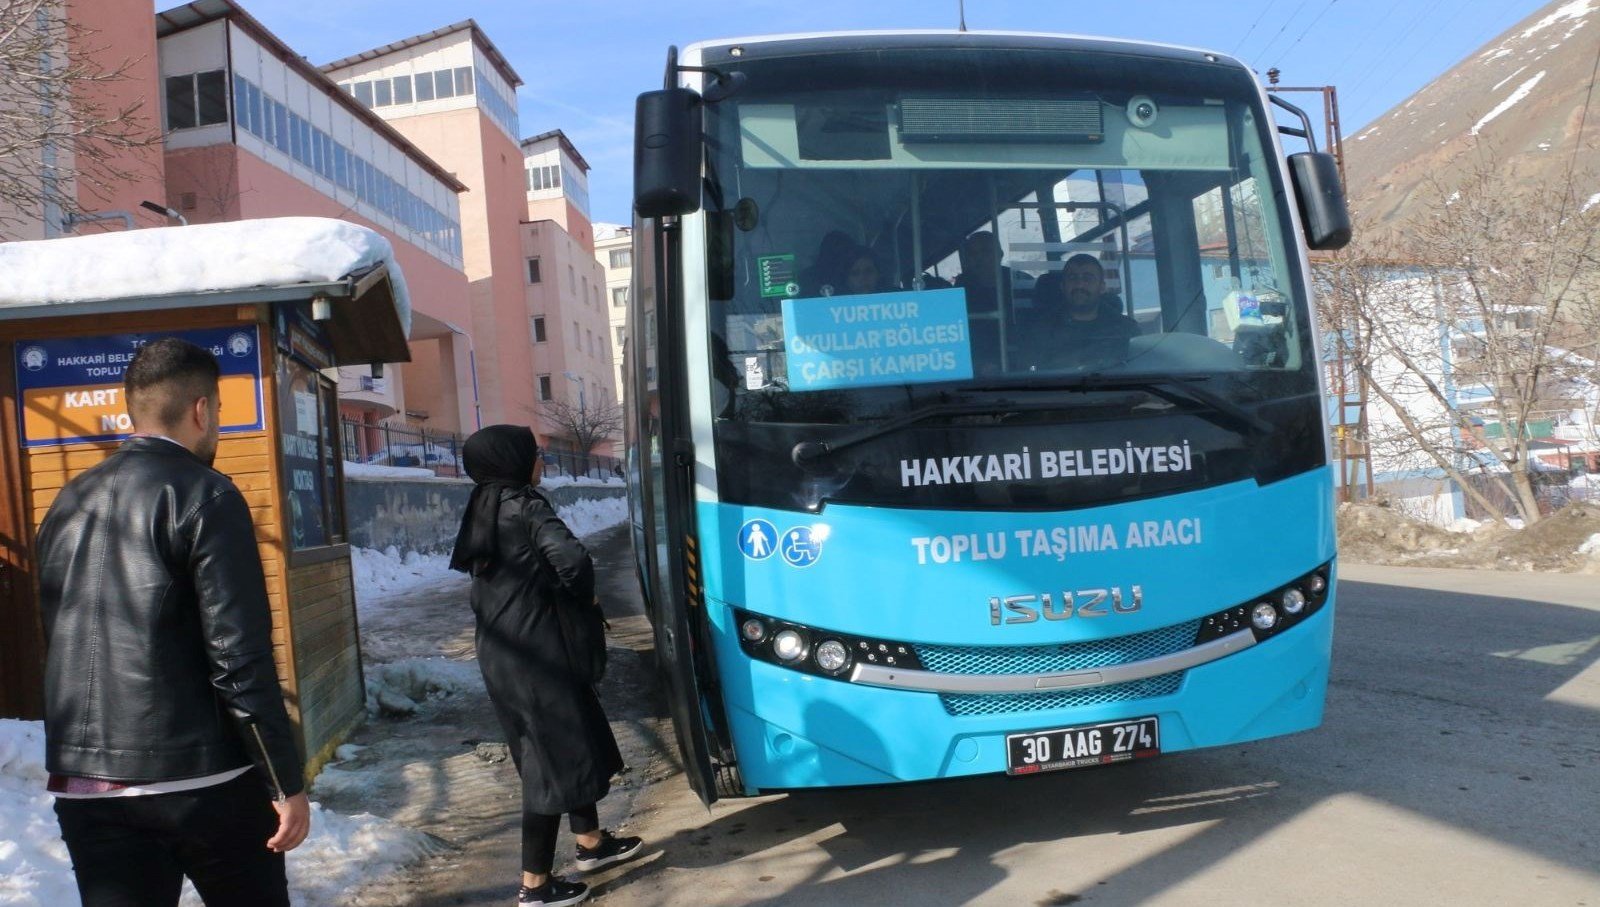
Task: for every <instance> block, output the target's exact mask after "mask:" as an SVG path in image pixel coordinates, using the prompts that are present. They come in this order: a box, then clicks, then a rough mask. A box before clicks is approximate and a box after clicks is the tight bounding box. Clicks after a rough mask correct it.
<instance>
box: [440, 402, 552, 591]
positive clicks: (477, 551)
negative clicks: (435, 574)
mask: <svg viewBox="0 0 1600 907" xmlns="http://www.w3.org/2000/svg"><path fill="white" fill-rule="evenodd" d="M461 451H462V459H463V460H464V461H465V464H466V467H467V475H468V476H470V477H471V478H472V481H474V482H476V483H478V486H477V487H476V488H474V489H472V497H471V498H470V499H469V500H468V501H467V512H466V513H465V514H464V515H463V516H462V518H461V531H460V532H458V533H456V550H455V552H454V553H453V554H451V555H450V569H452V570H459V571H461V572H462V573H477V572H478V571H479V570H481V569H482V568H484V567H486V566H488V564H489V562H490V561H491V560H493V559H494V553H495V534H494V532H495V525H496V523H497V521H498V520H499V518H500V492H501V491H502V490H504V489H507V488H510V489H513V490H518V489H523V488H527V487H528V486H529V483H530V482H531V480H532V478H533V462H534V460H536V459H538V457H539V442H538V440H537V439H535V438H534V436H533V429H531V428H529V427H528V426H526V425H491V426H489V427H488V428H483V429H479V430H478V431H476V432H474V433H473V435H472V437H470V438H468V439H467V443H466V444H464V445H462V448H461Z"/></svg>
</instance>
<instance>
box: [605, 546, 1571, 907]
mask: <svg viewBox="0 0 1600 907" xmlns="http://www.w3.org/2000/svg"><path fill="white" fill-rule="evenodd" d="M1339 594H1340V599H1339V612H1338V631H1337V632H1338V635H1337V641H1336V648H1335V661H1336V665H1335V669H1334V673H1333V685H1332V688H1331V690H1330V692H1329V696H1328V711H1327V717H1326V722H1325V724H1324V726H1323V727H1322V728H1321V729H1319V730H1317V731H1315V732H1312V733H1309V734H1302V735H1298V736H1295V737H1290V738H1286V739H1279V740H1273V741H1266V742H1262V743H1256V744H1251V745H1248V746H1243V747H1237V748H1227V749H1220V750H1210V751H1202V752H1198V753H1189V754H1183V755H1177V756H1171V757H1165V758H1163V759H1158V760H1153V761H1151V762H1149V763H1138V764H1131V765H1126V766H1117V767H1113V768H1109V769H1102V770H1095V771H1089V772H1068V773H1063V774H1060V775H1053V776H1044V777H1039V778H1032V779H1020V780H1011V779H1006V778H1003V777H1000V778H995V777H988V778H978V779H968V780H964V781H955V782H943V783H937V784H925V785H915V786H903V787H892V788H879V789H873V790H865V791H852V792H830V793H820V794H803V795H800V794H797V795H790V796H782V797H766V798H759V799H751V800H737V801H725V802H721V803H717V804H716V805H715V806H714V807H713V808H712V809H711V810H710V811H709V812H708V811H707V810H706V809H704V808H703V807H701V806H700V804H699V802H698V801H697V800H695V799H694V796H693V795H692V794H691V793H690V792H689V790H688V786H687V785H686V784H685V783H684V782H683V779H682V778H681V777H679V776H677V775H672V776H670V777H667V778H666V779H665V780H664V781H661V782H659V783H657V784H655V785H653V786H652V787H651V788H650V789H649V790H648V791H647V792H646V793H645V794H644V795H643V797H642V799H641V801H640V803H639V808H638V810H637V812H636V813H635V816H634V820H633V823H632V826H633V827H632V829H631V830H632V831H633V832H634V833H636V834H643V835H646V836H648V838H649V839H650V841H651V847H652V853H651V854H650V855H649V856H647V857H646V858H645V860H644V861H643V862H641V863H638V864H634V865H632V866H629V867H619V868H618V869H617V870H613V871H611V872H610V873H608V874H607V875H606V876H602V877H601V878H600V879H598V880H596V881H599V882H601V883H602V884H601V885H600V886H599V899H598V901H599V903H601V904H604V905H607V907H620V905H649V907H664V905H680V904H681V905H736V904H762V905H767V904H805V905H818V904H830V905H831V904H928V905H946V904H996V905H1002V904H1003V905H1036V904H1037V905H1055V904H1074V903H1084V904H1106V905H1112V904H1243V905H1251V904H1274V905H1279V904H1318V905H1320V904H1340V905H1352V904H1395V903H1410V904H1450V905H1476V904H1504V905H1523V904H1539V905H1544V904H1552V905H1587V907H1600V578H1596V577H1593V576H1587V577H1585V576H1571V575H1532V574H1511V573H1488V572H1473V571H1462V570H1425V569H1406V568H1377V567H1360V566H1352V567H1347V568H1346V569H1345V571H1344V577H1343V579H1342V580H1341V582H1340V587H1339ZM664 760H665V761H664V763H663V764H667V765H670V759H666V758H665V757H664Z"/></svg>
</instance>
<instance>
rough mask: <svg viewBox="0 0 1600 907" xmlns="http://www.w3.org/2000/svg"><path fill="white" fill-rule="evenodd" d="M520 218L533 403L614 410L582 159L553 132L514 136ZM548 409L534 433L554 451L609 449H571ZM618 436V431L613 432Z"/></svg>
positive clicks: (601, 283)
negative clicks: (523, 201) (523, 219)
mask: <svg viewBox="0 0 1600 907" xmlns="http://www.w3.org/2000/svg"><path fill="white" fill-rule="evenodd" d="M522 155H523V167H524V180H525V184H526V189H527V198H528V222H527V223H525V224H524V225H523V230H522V241H523V255H524V258H525V262H524V267H525V268H526V274H525V276H526V278H527V293H526V299H527V317H528V325H529V327H528V330H529V335H530V336H531V337H532V338H533V341H534V363H535V369H536V374H535V390H536V391H537V393H538V397H539V400H540V403H541V404H549V403H552V402H554V403H565V404H567V408H568V410H569V412H570V410H571V408H572V407H577V408H578V411H579V413H580V415H584V414H587V415H589V417H590V418H592V419H594V420H595V421H599V420H601V419H602V418H603V417H604V415H605V414H606V413H607V412H608V411H614V410H613V408H614V407H615V405H616V400H617V395H618V390H617V388H618V384H617V375H616V370H615V368H614V367H613V365H612V363H613V361H614V358H615V357H614V353H615V348H614V346H613V344H612V337H611V329H610V321H609V316H608V314H607V313H608V311H609V309H610V301H609V294H608V293H607V291H606V279H605V271H604V269H603V268H601V267H600V264H599V262H597V261H595V257H594V255H595V252H594V248H595V247H594V228H593V227H592V226H591V218H590V214H589V164H588V162H586V161H585V160H584V159H583V155H581V154H579V153H578V149H577V148H576V147H574V146H573V144H572V142H571V141H570V140H569V139H568V138H567V136H566V135H565V134H564V133H562V132H561V130H559V129H557V130H553V131H550V132H546V133H543V134H541V135H537V136H534V137H533V138H531V139H527V140H526V141H524V142H522ZM570 427H571V426H570V425H568V426H563V425H562V424H560V420H557V419H552V418H551V413H550V407H549V406H548V405H545V406H542V410H541V413H540V418H539V420H538V422H537V424H536V429H535V430H536V431H538V433H539V434H540V435H541V436H542V437H545V438H546V439H547V440H548V441H549V443H550V444H551V446H552V447H553V448H554V449H556V450H572V451H574V452H577V453H602V454H606V455H612V456H614V455H616V445H617V444H618V443H619V442H620V438H619V437H616V436H613V437H612V438H611V440H610V441H609V442H602V443H601V444H598V445H596V447H595V448H594V449H592V450H589V451H578V450H576V448H577V447H580V446H581V445H580V444H577V443H575V440H574V439H573V438H572V437H571V433H570V432H569V431H568V430H567V429H569V428H570ZM618 434H620V432H619V433H618Z"/></svg>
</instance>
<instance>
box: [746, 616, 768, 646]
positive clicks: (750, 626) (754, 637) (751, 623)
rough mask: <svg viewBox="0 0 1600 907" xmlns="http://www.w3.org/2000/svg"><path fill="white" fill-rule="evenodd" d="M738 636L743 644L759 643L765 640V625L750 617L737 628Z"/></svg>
mask: <svg viewBox="0 0 1600 907" xmlns="http://www.w3.org/2000/svg"><path fill="white" fill-rule="evenodd" d="M739 635H740V636H743V637H744V639H745V642H760V641H762V640H763V639H766V638H767V625H766V624H764V623H762V622H761V621H759V620H756V619H755V618H754V617H752V618H750V619H749V620H747V621H745V622H744V623H743V624H741V625H740V626H739Z"/></svg>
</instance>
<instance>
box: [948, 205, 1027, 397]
mask: <svg viewBox="0 0 1600 907" xmlns="http://www.w3.org/2000/svg"><path fill="white" fill-rule="evenodd" d="M960 255H961V273H960V274H959V275H957V277H956V280H955V285H956V286H958V287H961V288H962V289H963V290H965V291H966V296H967V323H968V331H969V334H970V336H971V338H972V358H973V367H974V368H976V369H977V370H978V371H979V372H984V371H992V370H998V369H999V364H1000V361H1001V360H1000V337H1001V333H1000V319H1001V318H1002V317H1004V316H1005V314H1009V313H1010V312H1011V302H1012V285H1013V280H1012V274H1011V269H1010V268H1008V267H1006V266H1005V265H1004V264H1002V263H1001V261H1002V258H1003V256H1004V253H1003V251H1002V249H1001V248H1000V240H999V239H997V238H996V237H995V235H994V234H993V233H991V232H989V231H988V230H979V231H978V232H976V233H973V234H971V235H970V236H968V237H967V238H966V239H964V240H962V242H961V250H960Z"/></svg>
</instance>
